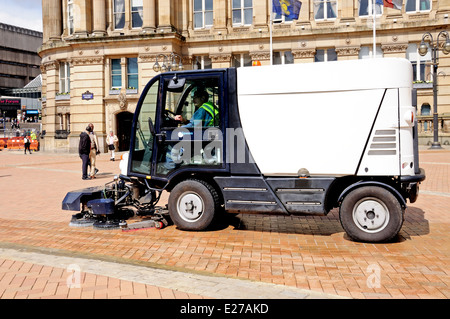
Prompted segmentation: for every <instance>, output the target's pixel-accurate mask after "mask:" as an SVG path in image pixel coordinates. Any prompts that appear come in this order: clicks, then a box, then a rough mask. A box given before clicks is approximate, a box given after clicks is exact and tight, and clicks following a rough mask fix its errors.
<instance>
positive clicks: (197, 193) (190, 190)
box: [169, 179, 219, 230]
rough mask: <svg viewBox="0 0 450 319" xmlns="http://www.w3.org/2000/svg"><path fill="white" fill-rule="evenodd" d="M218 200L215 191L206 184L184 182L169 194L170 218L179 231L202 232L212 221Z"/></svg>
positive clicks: (196, 181) (201, 182)
mask: <svg viewBox="0 0 450 319" xmlns="http://www.w3.org/2000/svg"><path fill="white" fill-rule="evenodd" d="M218 198H219V197H218V195H217V192H216V191H215V189H214V188H213V187H211V185H209V184H207V183H206V182H203V181H200V180H193V179H191V180H186V181H184V182H181V183H179V184H178V185H176V186H175V187H174V188H173V190H172V191H171V192H170V196H169V214H170V217H171V219H172V221H173V222H174V224H175V225H176V226H177V227H178V228H180V229H183V230H204V229H206V228H207V227H208V226H210V225H211V223H212V222H213V220H214V216H215V212H216V209H217V208H218V206H219V205H218V202H219V200H218Z"/></svg>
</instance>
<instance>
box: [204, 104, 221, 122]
mask: <svg viewBox="0 0 450 319" xmlns="http://www.w3.org/2000/svg"><path fill="white" fill-rule="evenodd" d="M200 107H201V108H202V109H204V110H205V111H206V112H208V114H209V115H211V117H212V118H211V120H210V121H209V122H208V123H205V126H218V125H219V110H218V109H217V107H216V106H215V105H214V104H212V103H211V102H206V103H203V105H202V106H200Z"/></svg>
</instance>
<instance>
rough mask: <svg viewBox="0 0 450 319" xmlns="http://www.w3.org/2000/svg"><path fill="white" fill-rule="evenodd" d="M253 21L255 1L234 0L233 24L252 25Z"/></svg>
mask: <svg viewBox="0 0 450 319" xmlns="http://www.w3.org/2000/svg"><path fill="white" fill-rule="evenodd" d="M252 21H253V1H252V0H233V25H251V24H252Z"/></svg>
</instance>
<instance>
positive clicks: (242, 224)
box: [0, 149, 450, 299]
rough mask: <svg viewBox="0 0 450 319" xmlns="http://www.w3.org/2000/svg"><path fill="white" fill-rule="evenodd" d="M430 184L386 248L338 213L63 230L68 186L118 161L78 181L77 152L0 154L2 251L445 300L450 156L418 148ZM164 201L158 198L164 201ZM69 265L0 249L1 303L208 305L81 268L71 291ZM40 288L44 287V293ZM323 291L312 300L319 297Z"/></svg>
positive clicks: (328, 290) (361, 295)
mask: <svg viewBox="0 0 450 319" xmlns="http://www.w3.org/2000/svg"><path fill="white" fill-rule="evenodd" d="M420 161H421V167H423V168H424V169H425V170H426V173H427V179H426V181H425V182H424V183H422V184H421V188H420V189H421V194H420V195H419V199H418V201H417V202H416V203H414V204H410V205H409V209H408V211H407V213H406V219H405V222H404V224H403V228H402V230H401V232H400V235H399V237H398V238H397V239H396V240H395V241H393V242H391V243H383V244H365V243H356V242H353V241H351V240H350V239H349V238H348V237H347V236H346V234H345V232H344V231H343V229H342V227H341V225H340V222H339V219H338V211H337V210H333V211H332V212H331V213H330V214H329V215H328V216H269V215H264V216H263V215H228V220H227V223H224V225H222V226H221V227H218V228H217V229H214V230H211V231H204V232H184V231H180V230H178V229H176V227H175V226H169V227H167V228H164V229H162V230H156V229H146V230H139V231H134V232H122V231H121V230H108V231H105V230H95V229H91V228H74V227H69V226H68V223H69V220H70V216H71V214H72V212H68V211H63V210H61V201H62V199H63V198H64V196H65V194H66V193H67V192H68V191H71V190H75V189H79V188H83V187H86V186H94V185H95V186H96V185H103V184H104V183H106V182H109V181H111V180H112V177H113V176H114V174H118V172H119V169H118V162H117V161H116V162H110V161H109V156H108V155H107V154H102V155H100V157H99V159H98V168H99V169H100V172H99V174H98V175H97V176H98V178H97V179H95V180H91V181H83V180H81V161H80V160H79V158H78V157H77V156H76V155H70V154H46V153H43V152H39V153H34V154H32V155H24V154H23V153H22V152H19V151H8V150H3V151H0V190H1V200H0V225H1V227H0V248H2V247H4V248H5V247H6V248H8V249H16V250H18V251H21V250H37V251H39V252H41V253H44V254H49V255H53V254H59V255H64V256H78V257H80V256H81V257H83V258H87V259H92V260H96V259H98V260H104V259H107V260H108V261H109V262H117V263H121V264H123V263H130V264H139V265H141V266H144V267H148V268H161V267H162V268H164V269H168V270H171V271H177V272H180V273H186V274H192V273H194V274H199V275H202V276H204V275H206V276H208V275H214V276H221V277H223V278H235V279H245V280H251V282H257V283H270V284H275V285H276V286H274V287H279V286H284V287H286V289H288V288H298V289H300V290H304V291H312V292H316V293H319V294H320V293H322V294H324V295H323V296H324V297H326V296H328V295H326V294H330V296H334V295H338V296H341V297H348V298H358V299H376V298H394V299H409V298H412V299H427V298H439V299H447V298H449V297H450V288H449V286H450V268H449V264H450V263H449V257H450V251H449V248H450V241H449V239H450V227H449V225H450V216H449V212H450V209H449V207H450V185H449V183H450V151H449V150H444V151H431V150H426V149H425V150H422V151H421V152H420ZM166 200H167V196H164V197H163V199H162V203H164V202H165V201H166ZM65 271H66V269H65V268H62V267H56V266H53V267H51V266H43V265H39V264H36V263H33V262H27V261H26V260H25V261H24V260H17V259H14V258H13V257H11V258H9V257H8V258H4V257H2V256H1V254H0V298H2V299H10V298H102V299H103V298H129V297H131V298H141V297H142V298H163V299H167V298H173V299H176V298H183V299H185V298H205V297H206V298H210V297H211V295H208V294H207V293H206V292H205V293H200V294H198V293H189V292H188V291H189V290H188V289H185V290H182V289H178V288H174V289H170V288H167V287H166V288H164V286H163V285H152V284H151V283H147V284H143V283H138V282H136V281H133V280H120V279H118V278H117V276H115V277H114V276H102V275H99V274H92V273H90V272H83V269H82V276H81V278H83V280H82V284H81V288H76V289H75V290H73V289H74V288H72V289H68V287H67V284H66V280H67V273H66V272H65ZM47 285H48V287H47ZM318 296H320V295H318Z"/></svg>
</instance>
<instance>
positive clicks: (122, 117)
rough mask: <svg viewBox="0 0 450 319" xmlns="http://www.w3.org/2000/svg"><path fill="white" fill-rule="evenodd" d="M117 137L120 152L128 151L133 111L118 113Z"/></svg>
mask: <svg viewBox="0 0 450 319" xmlns="http://www.w3.org/2000/svg"><path fill="white" fill-rule="evenodd" d="M116 123H117V137H118V138H119V152H123V151H128V150H129V148H130V135H131V124H132V123H133V113H130V112H121V113H119V114H117V115H116Z"/></svg>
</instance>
